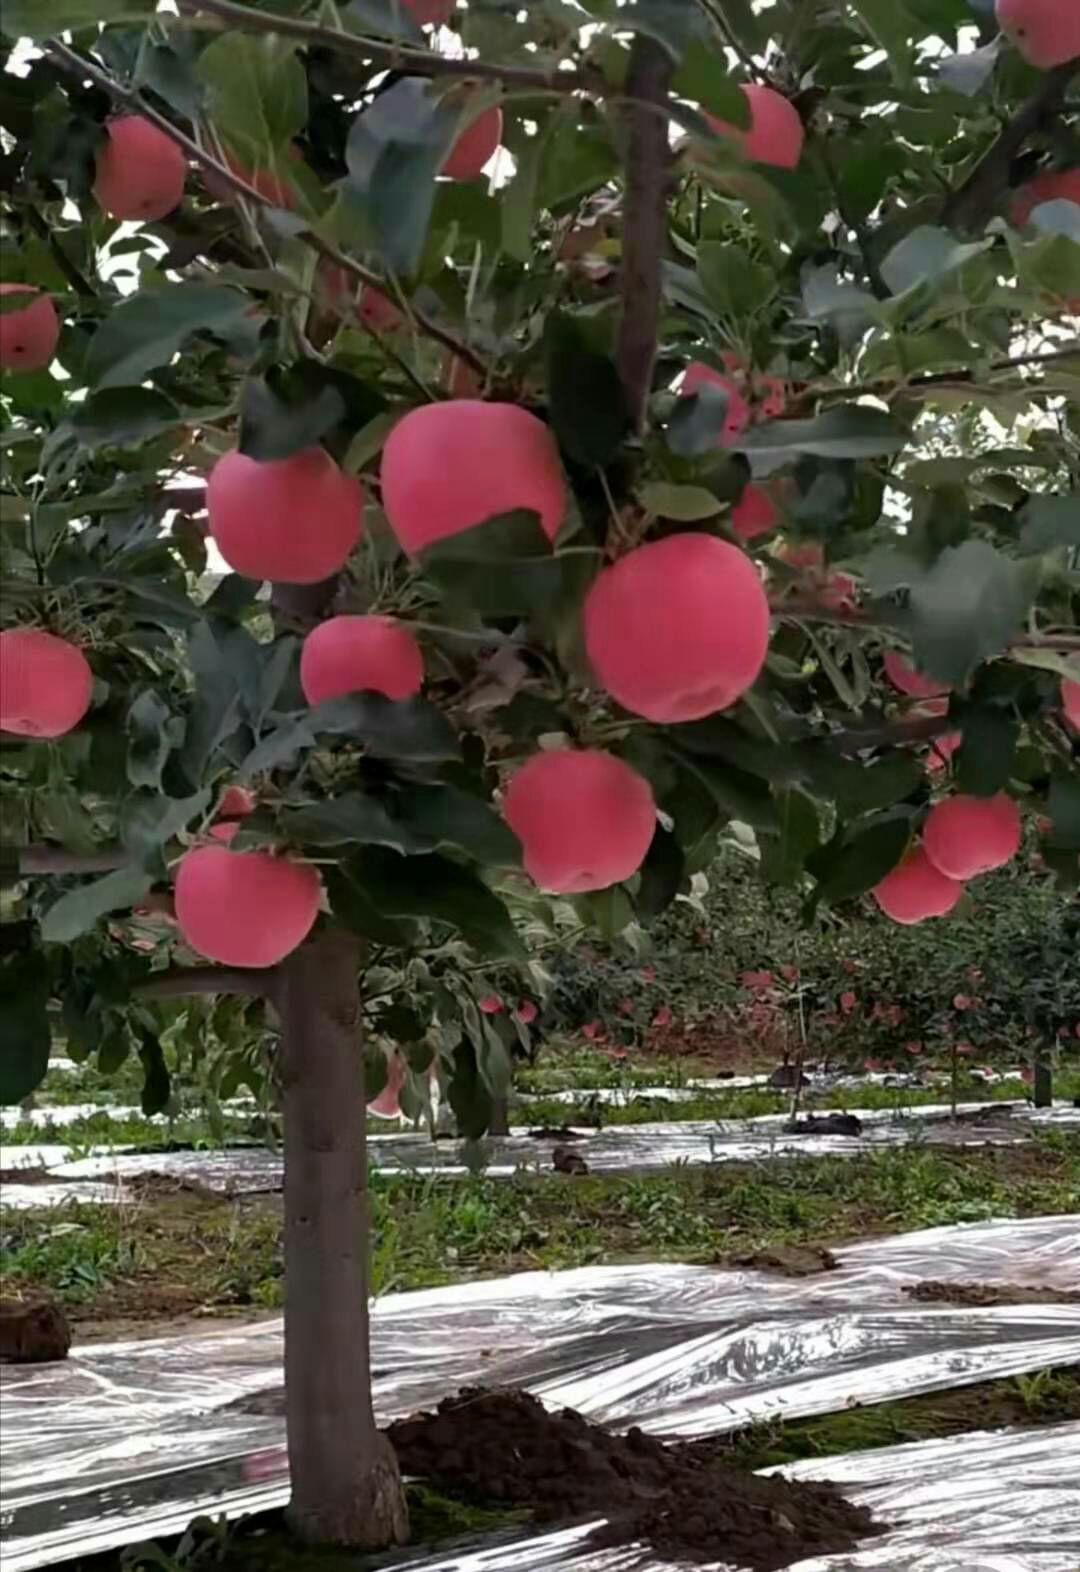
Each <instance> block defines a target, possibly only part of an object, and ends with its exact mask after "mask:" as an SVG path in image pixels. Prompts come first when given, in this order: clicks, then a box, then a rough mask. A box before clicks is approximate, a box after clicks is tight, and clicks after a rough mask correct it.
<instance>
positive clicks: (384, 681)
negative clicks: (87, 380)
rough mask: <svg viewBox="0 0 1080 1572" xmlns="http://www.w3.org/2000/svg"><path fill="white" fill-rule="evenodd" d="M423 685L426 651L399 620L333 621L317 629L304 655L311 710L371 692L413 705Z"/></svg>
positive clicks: (302, 663)
mask: <svg viewBox="0 0 1080 1572" xmlns="http://www.w3.org/2000/svg"><path fill="white" fill-rule="evenodd" d="M423 681H424V658H423V656H422V655H421V654H420V646H419V645H418V644H417V642H416V640H415V638H414V637H413V635H412V633H411V632H410V631H409V629H408V628H407V627H406V626H405V625H404V623H401V622H396V621H395V620H394V618H393V617H331V618H330V619H329V621H328V622H321V623H320V624H319V626H318V627H317V628H314V629H312V631H311V632H310V633H309V634H308V636H307V638H306V639H305V640H304V647H303V649H302V650H301V652H300V686H301V687H302V688H303V690H304V697H305V698H306V699H307V701H308V703H309V704H321V703H322V702H323V700H324V699H336V698H339V697H340V696H341V695H342V694H345V693H362V692H365V691H368V692H374V693H382V694H385V696H386V697H387V698H388V699H407V698H409V697H410V696H411V695H412V694H414V693H419V692H420V687H421V684H422V683H423Z"/></svg>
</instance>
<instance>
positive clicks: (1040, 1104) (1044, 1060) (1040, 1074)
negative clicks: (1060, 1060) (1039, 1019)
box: [1031, 1043, 1054, 1108]
mask: <svg viewBox="0 0 1080 1572" xmlns="http://www.w3.org/2000/svg"><path fill="white" fill-rule="evenodd" d="M1031 1068H1032V1075H1031V1083H1032V1084H1031V1091H1032V1097H1033V1100H1034V1103H1035V1106H1036V1108H1052V1107H1053V1106H1054V1072H1053V1069H1052V1068H1051V1065H1050V1054H1049V1050H1048V1049H1047V1046H1046V1044H1045V1043H1040V1044H1039V1046H1038V1048H1036V1050H1035V1059H1034V1063H1033V1064H1032V1067H1031Z"/></svg>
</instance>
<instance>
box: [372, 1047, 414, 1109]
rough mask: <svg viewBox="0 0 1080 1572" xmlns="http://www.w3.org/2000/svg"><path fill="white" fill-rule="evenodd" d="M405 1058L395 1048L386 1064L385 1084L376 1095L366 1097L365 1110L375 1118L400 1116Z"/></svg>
mask: <svg viewBox="0 0 1080 1572" xmlns="http://www.w3.org/2000/svg"><path fill="white" fill-rule="evenodd" d="M405 1075H406V1069H405V1060H404V1059H403V1058H402V1057H401V1054H400V1053H398V1052H397V1051H396V1050H395V1051H394V1052H393V1053H392V1054H390V1055H389V1058H388V1061H387V1065H386V1085H385V1086H384V1087H383V1089H382V1091H381V1092H379V1093H378V1095H377V1096H376V1097H370V1098H369V1099H368V1105H367V1111H368V1113H369V1114H373V1115H374V1116H375V1118H376V1119H400V1118H401V1088H402V1087H403V1086H404V1085H405Z"/></svg>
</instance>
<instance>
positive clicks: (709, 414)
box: [667, 382, 745, 458]
mask: <svg viewBox="0 0 1080 1572" xmlns="http://www.w3.org/2000/svg"><path fill="white" fill-rule="evenodd" d="M729 402H730V398H729V395H728V392H727V389H726V388H722V387H720V386H719V385H718V384H717V383H715V382H703V383H702V384H701V386H700V387H699V388H697V389H695V391H694V392H693V393H688V394H687V395H686V396H685V397H684V398H680V399H678V400H676V403H675V408H674V409H673V410H672V412H671V417H670V419H669V420H668V427H667V445H668V447H669V448H670V449H671V451H672V452H673V453H677V454H678V456H679V457H680V458H701V457H702V455H703V454H705V453H710V452H712V450H713V449H714V448H715V447H716V446H717V444H718V442H719V440H720V435H721V433H722V431H723V429H724V423H725V421H726V420H727V412H728V404H729ZM744 445H745V444H744V441H743V438H742V437H740V438H739V447H740V448H742V447H743V446H744Z"/></svg>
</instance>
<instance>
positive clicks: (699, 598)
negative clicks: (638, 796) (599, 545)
mask: <svg viewBox="0 0 1080 1572" xmlns="http://www.w3.org/2000/svg"><path fill="white" fill-rule="evenodd" d="M768 645H769V603H768V601H767V599H766V598H765V591H764V590H763V589H762V586H761V579H760V577H759V576H758V571H757V569H756V567H755V566H754V564H753V562H751V560H750V558H749V557H748V556H746V554H745V553H744V552H742V551H740V550H739V548H738V547H737V546H732V545H729V544H728V543H727V542H726V541H722V540H717V539H716V538H715V537H714V536H712V535H704V534H699V533H697V532H688V533H685V534H681V535H668V536H667V537H666V538H665V539H663V540H658V541H654V542H652V543H651V544H649V545H646V546H638V547H637V549H636V550H634V551H631V552H628V553H627V555H626V556H625V557H621V558H620V559H619V560H618V561H617V562H615V563H613V564H612V566H611V567H608V568H605V569H604V570H603V571H602V572H601V573H600V574H599V575H598V576H597V578H596V579H595V580H594V581H593V584H592V587H591V588H590V590H589V593H588V595H587V596H586V599H585V648H586V652H587V654H588V657H589V660H590V661H591V663H592V666H593V670H594V671H595V672H596V676H597V679H598V681H599V682H600V685H601V686H602V687H604V688H606V689H607V691H608V692H609V693H610V694H611V696H612V697H613V698H614V699H616V700H617V701H618V703H620V704H621V705H622V706H623V707H624V709H628V710H631V711H633V713H634V714H635V715H644V716H645V717H646V719H648V720H654V721H663V722H673V721H689V720H698V719H700V718H701V717H702V716H703V715H712V714H713V713H714V712H715V711H717V710H723V709H727V707H728V705H730V704H734V702H735V700H736V699H737V698H739V697H740V695H741V694H743V693H745V692H746V690H747V688H749V687H751V686H752V685H753V683H754V682H755V681H756V680H757V676H758V673H759V672H760V671H761V668H762V665H763V664H764V661H765V655H766V653H767V651H768Z"/></svg>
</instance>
